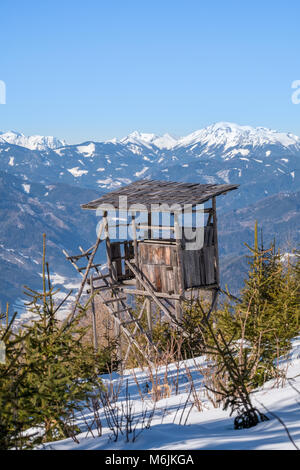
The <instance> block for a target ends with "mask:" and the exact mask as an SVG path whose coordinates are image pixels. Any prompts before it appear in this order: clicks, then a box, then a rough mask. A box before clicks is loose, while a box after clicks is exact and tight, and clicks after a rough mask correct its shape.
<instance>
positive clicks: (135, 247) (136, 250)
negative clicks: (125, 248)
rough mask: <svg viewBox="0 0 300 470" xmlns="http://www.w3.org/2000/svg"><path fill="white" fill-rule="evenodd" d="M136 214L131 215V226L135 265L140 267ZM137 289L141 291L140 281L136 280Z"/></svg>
mask: <svg viewBox="0 0 300 470" xmlns="http://www.w3.org/2000/svg"><path fill="white" fill-rule="evenodd" d="M135 217H136V213H133V214H132V215H131V225H132V238H133V252H134V264H135V265H136V266H137V267H139V253H138V242H137V233H136V223H135ZM136 288H137V289H139V284H138V280H137V279H136Z"/></svg>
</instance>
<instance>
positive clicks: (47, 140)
mask: <svg viewBox="0 0 300 470" xmlns="http://www.w3.org/2000/svg"><path fill="white" fill-rule="evenodd" d="M0 142H2V143H8V144H13V145H19V146H21V147H26V148H28V149H30V150H46V149H56V148H59V147H62V146H63V145H66V141H65V140H59V139H57V138H56V137H52V136H47V137H45V136H42V135H31V136H29V137H26V136H25V135H24V134H20V133H19V132H15V131H8V132H1V131H0Z"/></svg>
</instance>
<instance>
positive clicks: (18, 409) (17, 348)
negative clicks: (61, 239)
mask: <svg viewBox="0 0 300 470" xmlns="http://www.w3.org/2000/svg"><path fill="white" fill-rule="evenodd" d="M45 248H46V245H45V236H44V245H43V290H42V292H37V291H33V290H31V289H30V288H28V287H27V288H26V294H27V295H28V296H29V298H30V300H29V302H28V304H27V308H28V310H29V311H30V312H31V313H32V314H33V315H34V317H35V319H34V320H33V321H32V322H31V323H30V324H27V325H24V326H23V328H22V330H21V331H20V332H15V331H12V329H10V330H9V331H7V332H4V335H3V336H4V340H5V343H6V348H7V350H6V356H7V361H6V364H5V365H3V366H1V367H0V406H1V408H0V446H1V448H11V447H14V448H27V447H30V446H34V445H37V444H38V443H41V442H45V441H52V440H55V439H59V438H63V437H69V436H72V435H74V434H75V433H76V432H77V431H78V429H77V428H76V427H75V426H74V420H73V417H74V413H75V412H76V411H78V410H80V409H82V408H83V407H84V406H85V404H86V402H87V401H88V400H89V398H90V397H91V395H92V394H94V393H95V390H99V388H101V380H100V379H99V378H98V375H97V364H98V363H99V361H101V357H99V356H98V355H97V354H95V352H94V350H93V348H92V346H86V345H84V343H83V341H82V338H83V337H84V335H85V334H86V331H87V328H88V327H82V326H80V324H79V323H80V319H81V316H82V315H84V314H85V308H82V309H81V310H82V311H81V313H80V314H79V315H77V316H76V317H74V318H69V319H67V320H65V321H64V322H62V321H59V320H58V319H57V314H58V313H59V310H60V308H61V307H62V305H63V303H64V302H65V300H66V298H67V297H68V296H69V295H68V296H67V297H66V298H65V299H64V300H63V301H62V302H60V303H59V304H58V305H57V304H56V302H55V297H56V294H57V291H54V289H53V287H52V285H51V280H50V275H49V269H48V265H47V263H46V262H45ZM30 429H31V430H30ZM33 429H35V430H34V431H32V430H33ZM25 431H26V433H25ZM26 436H27V437H26Z"/></svg>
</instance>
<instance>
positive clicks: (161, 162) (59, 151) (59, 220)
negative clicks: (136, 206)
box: [0, 122, 300, 303]
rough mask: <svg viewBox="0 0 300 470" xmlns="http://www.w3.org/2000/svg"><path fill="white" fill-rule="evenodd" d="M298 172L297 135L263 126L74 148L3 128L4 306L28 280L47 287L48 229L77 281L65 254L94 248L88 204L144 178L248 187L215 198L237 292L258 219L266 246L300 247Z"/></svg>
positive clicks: (54, 256) (63, 267)
mask: <svg viewBox="0 0 300 470" xmlns="http://www.w3.org/2000/svg"><path fill="white" fill-rule="evenodd" d="M299 175H300V139H299V137H297V136H295V135H293V134H289V133H287V134H286V133H281V132H276V131H273V130H269V129H266V128H262V127H259V128H252V127H250V126H238V125H236V124H231V123H223V122H222V123H218V124H214V125H212V126H208V127H206V128H205V129H201V130H198V131H196V132H193V133H192V134H189V135H187V136H185V137H180V138H175V137H172V136H171V135H169V134H165V135H163V136H157V135H155V134H146V133H139V132H133V133H132V134H130V135H128V136H127V137H124V138H121V139H112V140H107V141H104V142H93V141H88V142H83V143H79V144H75V145H68V144H66V143H65V142H64V141H63V140H59V139H56V138H54V137H43V136H32V137H25V136H24V135H23V134H19V133H17V132H5V133H4V132H2V133H0V219H1V225H0V285H1V289H0V302H1V301H2V303H3V302H6V301H9V302H10V303H13V302H14V299H16V298H21V294H22V285H23V284H30V286H31V287H33V288H38V287H39V281H40V278H39V276H38V274H37V273H38V271H37V269H38V267H37V266H38V264H39V263H40V259H41V243H40V240H41V234H42V232H43V231H45V232H46V233H47V234H48V242H49V249H48V252H49V256H50V263H51V266H54V269H55V270H56V274H57V275H62V276H67V277H69V276H72V275H74V273H73V268H72V267H70V266H69V263H67V262H65V260H64V258H63V256H62V255H61V250H62V249H63V248H64V249H67V250H71V251H72V250H73V251H74V252H76V247H77V246H78V244H80V245H81V246H84V247H85V246H90V245H91V244H92V243H93V242H94V238H95V230H94V228H93V227H95V226H96V222H97V220H96V215H95V213H94V212H89V211H82V210H81V209H80V204H82V203H86V202H88V201H89V200H92V199H96V198H97V197H98V195H101V194H102V193H103V192H106V191H110V190H113V189H116V188H118V187H120V186H122V185H125V184H128V183H130V182H132V181H134V180H137V179H141V178H153V179H160V180H170V181H190V182H198V183H213V184H214V183H220V184H223V183H232V184H236V183H237V184H240V187H239V189H238V190H237V191H232V192H231V193H229V194H228V195H226V196H225V197H219V198H218V201H217V205H218V208H219V211H218V214H219V227H220V238H219V240H220V241H219V243H220V255H221V278H222V280H223V281H222V282H228V283H229V285H230V286H232V288H233V289H235V292H237V291H238V289H239V288H240V286H241V281H242V279H243V273H244V272H245V271H246V270H247V266H245V265H243V264H242V261H241V259H243V260H244V258H241V257H242V255H243V252H244V251H243V250H244V249H245V247H244V242H245V241H246V242H247V243H250V244H251V242H252V237H253V226H254V221H255V220H258V222H259V223H260V226H264V225H265V227H264V233H265V235H266V236H265V238H264V240H265V242H266V243H268V241H269V240H272V239H273V237H274V236H275V235H276V236H277V239H278V242H279V243H281V242H282V241H283V240H285V239H286V238H288V239H289V240H292V241H293V243H296V244H297V243H299V241H300V236H299V235H300V226H299V223H300V217H299V212H300V177H299ZM282 194H283V195H284V197H283V196H282ZM241 211H242V212H241ZM83 226H84V230H83ZM39 244H40V246H39ZM64 263H67V264H64ZM20 269H21V270H22V276H20ZM70 270H71V271H72V272H71V271H70ZM1 273H2V275H1Z"/></svg>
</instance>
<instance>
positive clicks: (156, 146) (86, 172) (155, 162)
mask: <svg viewBox="0 0 300 470" xmlns="http://www.w3.org/2000/svg"><path fill="white" fill-rule="evenodd" d="M8 134H9V133H8ZM8 134H7V133H6V134H4V133H2V134H1V136H0V138H1V139H2V140H1V141H0V161H1V169H2V170H3V171H7V172H10V173H13V174H14V175H16V176H18V177H21V178H23V179H24V180H26V181H27V180H28V181H32V182H40V183H44V184H51V183H52V182H55V183H57V182H61V183H66V184H71V185H74V186H80V187H84V188H90V189H97V188H98V189H99V190H101V191H108V190H112V189H115V188H117V187H120V186H122V185H125V184H128V183H130V182H132V181H134V180H136V179H140V178H153V179H165V180H175V181H176V180H178V181H192V182H193V181H194V182H199V183H239V184H241V190H240V191H238V192H235V195H234V196H232V197H231V198H230V201H229V199H226V200H227V201H228V202H230V204H232V207H233V208H237V207H243V206H244V205H245V204H247V203H248V204H249V203H253V202H255V200H257V199H258V198H260V197H264V196H266V195H271V194H275V193H277V192H279V191H280V190H291V191H293V190H297V189H299V170H300V138H299V137H297V136H295V135H293V134H286V133H281V132H276V131H273V130H270V129H266V128H263V127H258V128H253V127H250V126H238V125H237V124H231V123H225V122H221V123H218V124H214V125H212V126H208V127H206V128H204V129H201V130H198V131H196V132H193V133H192V134H189V135H187V136H186V137H180V138H178V139H176V138H175V137H171V136H170V135H169V134H165V135H164V136H161V137H160V136H157V135H155V134H145V133H139V132H133V133H132V134H130V135H128V136H127V137H124V138H122V139H112V140H108V141H104V142H92V141H89V142H84V143H81V144H76V145H65V143H64V142H63V141H60V140H58V139H55V138H54V137H52V138H51V137H39V138H38V137H36V136H34V137H28V138H25V137H24V136H22V135H21V134H14V135H15V136H16V139H15V140H14V139H11V140H12V141H14V143H13V142H8V140H9V139H8V138H7V136H8ZM9 135H10V134H9ZM18 136H19V137H18ZM5 139H6V140H5ZM18 139H20V140H18ZM24 139H25V140H24ZM21 141H22V142H23V146H20V144H18V145H17V144H16V142H21ZM25 144H26V146H25ZM33 146H35V147H41V146H43V148H42V150H39V149H37V148H34V149H33V148H32V147H33ZM83 202H84V201H83Z"/></svg>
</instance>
